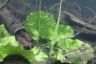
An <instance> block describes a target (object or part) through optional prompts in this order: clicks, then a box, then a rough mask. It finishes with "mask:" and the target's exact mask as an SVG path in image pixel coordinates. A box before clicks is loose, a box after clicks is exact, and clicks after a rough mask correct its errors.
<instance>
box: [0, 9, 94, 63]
mask: <svg viewBox="0 0 96 64" xmlns="http://www.w3.org/2000/svg"><path fill="white" fill-rule="evenodd" d="M56 25H57V23H56V20H55V19H54V16H53V15H52V14H51V13H49V12H44V11H35V12H31V13H30V14H29V15H28V16H27V19H26V20H25V22H24V26H25V28H26V30H27V31H28V32H29V33H30V34H31V35H32V38H33V39H34V40H35V41H36V45H35V46H34V47H33V48H32V49H31V50H24V49H23V48H22V47H21V46H20V44H19V43H18V41H16V40H15V36H12V35H9V34H8V33H7V31H6V30H5V28H4V26H3V25H1V26H2V27H1V26H0V30H1V31H0V61H3V59H4V58H5V57H6V56H8V55H11V54H18V55H21V56H23V57H25V58H26V59H28V61H29V62H30V63H31V64H35V62H34V61H39V62H42V61H43V62H45V63H46V62H47V60H48V59H49V58H50V57H51V59H53V60H54V61H56V60H60V61H61V62H69V63H73V64H86V63H87V61H88V60H90V59H91V58H92V57H93V48H92V47H91V45H89V44H87V43H85V42H83V41H81V40H78V39H74V40H73V39H72V38H71V37H74V30H73V29H72V28H71V26H69V25H67V24H58V30H57V31H56V33H55V29H56ZM2 30H3V31H2ZM2 33H3V34H4V36H3V34H2ZM40 40H45V41H46V42H44V43H43V44H42V45H39V44H41V43H40V42H39V41H40ZM46 49H48V51H47V52H46V51H45V50H46Z"/></svg>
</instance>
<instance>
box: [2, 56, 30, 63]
mask: <svg viewBox="0 0 96 64" xmlns="http://www.w3.org/2000/svg"><path fill="white" fill-rule="evenodd" d="M2 64H30V63H29V61H28V60H27V59H25V58H24V57H22V56H20V55H10V56H7V57H6V58H5V59H4V61H3V62H2Z"/></svg>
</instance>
